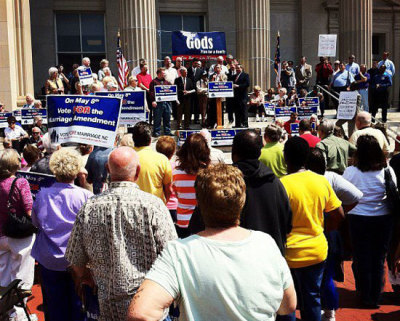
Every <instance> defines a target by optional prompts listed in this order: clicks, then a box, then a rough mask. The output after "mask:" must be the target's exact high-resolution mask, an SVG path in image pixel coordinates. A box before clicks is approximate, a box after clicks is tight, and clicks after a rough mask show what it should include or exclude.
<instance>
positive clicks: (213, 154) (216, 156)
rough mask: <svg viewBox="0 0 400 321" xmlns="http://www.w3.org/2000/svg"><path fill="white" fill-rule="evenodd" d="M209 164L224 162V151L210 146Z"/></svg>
mask: <svg viewBox="0 0 400 321" xmlns="http://www.w3.org/2000/svg"><path fill="white" fill-rule="evenodd" d="M210 159H211V164H213V165H215V164H225V157H224V152H223V151H222V150H219V149H217V148H214V147H210Z"/></svg>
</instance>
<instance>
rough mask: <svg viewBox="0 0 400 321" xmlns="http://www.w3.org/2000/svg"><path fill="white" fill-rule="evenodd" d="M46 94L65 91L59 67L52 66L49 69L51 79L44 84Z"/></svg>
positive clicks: (57, 93)
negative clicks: (59, 74) (59, 75)
mask: <svg viewBox="0 0 400 321" xmlns="http://www.w3.org/2000/svg"><path fill="white" fill-rule="evenodd" d="M44 88H45V93H46V95H61V94H63V93H64V85H63V83H62V80H61V79H60V78H59V77H58V69H57V68H56V67H51V68H50V69H49V79H47V80H46V83H45V85H44Z"/></svg>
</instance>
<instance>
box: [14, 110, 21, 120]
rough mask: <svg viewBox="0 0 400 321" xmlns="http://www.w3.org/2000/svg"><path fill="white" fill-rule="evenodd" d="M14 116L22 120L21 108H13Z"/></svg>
mask: <svg viewBox="0 0 400 321" xmlns="http://www.w3.org/2000/svg"><path fill="white" fill-rule="evenodd" d="M12 113H13V116H14V117H15V118H16V120H17V121H21V109H16V110H13V112H12Z"/></svg>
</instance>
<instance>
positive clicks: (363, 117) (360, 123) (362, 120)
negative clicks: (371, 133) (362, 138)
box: [356, 111, 372, 129]
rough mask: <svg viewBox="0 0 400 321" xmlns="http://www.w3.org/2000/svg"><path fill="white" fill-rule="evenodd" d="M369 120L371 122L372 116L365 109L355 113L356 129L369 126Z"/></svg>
mask: <svg viewBox="0 0 400 321" xmlns="http://www.w3.org/2000/svg"><path fill="white" fill-rule="evenodd" d="M371 122H372V117H371V114H370V113H368V112H366V111H361V112H359V113H358V114H357V117H356V126H357V129H361V128H364V127H369V126H371Z"/></svg>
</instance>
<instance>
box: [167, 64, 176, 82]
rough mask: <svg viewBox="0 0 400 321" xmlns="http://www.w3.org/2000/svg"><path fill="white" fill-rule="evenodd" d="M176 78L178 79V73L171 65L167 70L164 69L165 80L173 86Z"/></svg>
mask: <svg viewBox="0 0 400 321" xmlns="http://www.w3.org/2000/svg"><path fill="white" fill-rule="evenodd" d="M176 78H178V71H177V70H176V69H175V68H174V66H173V65H172V64H171V65H170V66H169V68H165V80H166V81H168V82H170V83H171V84H172V85H173V84H174V83H175V79H176Z"/></svg>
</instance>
